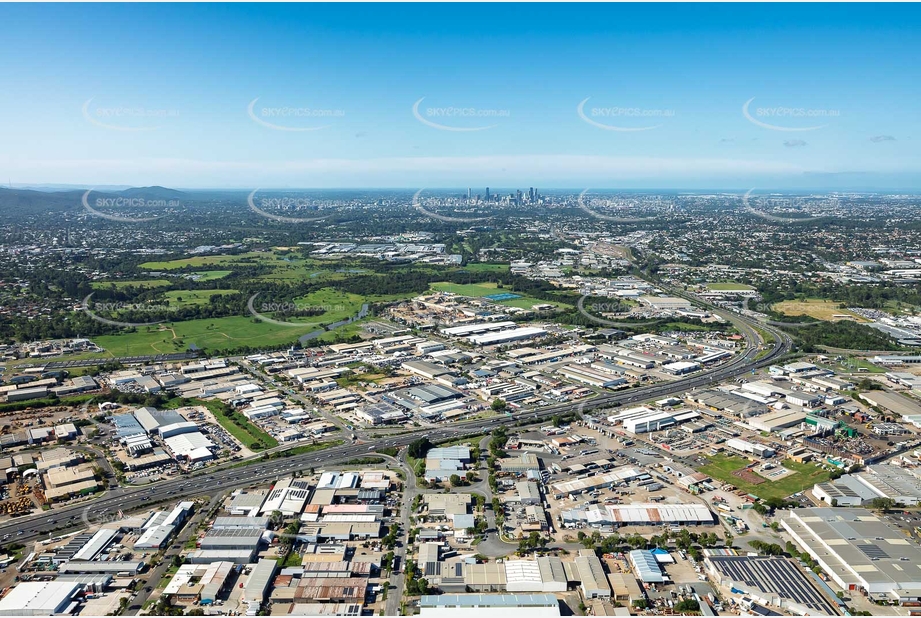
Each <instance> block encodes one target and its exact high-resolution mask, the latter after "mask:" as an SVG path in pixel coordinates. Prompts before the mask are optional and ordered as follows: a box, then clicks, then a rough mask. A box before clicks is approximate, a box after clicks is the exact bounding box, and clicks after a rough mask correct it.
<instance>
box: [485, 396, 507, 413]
mask: <svg viewBox="0 0 921 618" xmlns="http://www.w3.org/2000/svg"><path fill="white" fill-rule="evenodd" d="M489 407H490V408H492V411H493V412H503V411H504V410H505V408H506V407H508V404H507V403H505V401H504V400H503V399H493V402H492V404H491V405H490V406H489Z"/></svg>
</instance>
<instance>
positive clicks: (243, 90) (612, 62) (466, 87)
mask: <svg viewBox="0 0 921 618" xmlns="http://www.w3.org/2000/svg"><path fill="white" fill-rule="evenodd" d="M919 22H921V7H918V6H911V5H873V6H868V5H854V4H846V5H832V4H820V5H802V4H783V5H754V4H746V5H726V4H721V5H669V4H649V5H598V4H588V5H572V4H569V5H553V4H537V5H526V4H467V5H456V4H438V5H418V4H411V5H392V6H387V5H359V4H337V5H296V6H295V5H287V4H286V5H248V4H233V5H216V4H207V5H194V4H181V5H149V4H143V5H137V4H132V5H114V4H101V5H73V4H69V5H49V4H44V5H19V4H13V5H10V4H7V5H2V6H0V23H2V24H3V29H2V36H0V77H2V83H3V87H2V88H0V178H2V181H3V182H4V183H5V182H7V180H8V179H9V180H11V181H12V182H13V184H14V185H15V184H27V183H72V184H85V185H107V184H128V185H152V184H159V185H166V186H172V187H188V188H194V187H239V188H249V187H252V188H256V187H266V188H267V187H286V186H288V187H407V188H414V187H432V188H434V187H467V186H474V187H483V186H487V185H491V186H504V187H510V186H511V187H514V186H525V187H527V186H532V185H533V186H542V187H573V188H582V187H599V188H600V187H607V188H689V189H695V188H697V189H703V188H725V189H745V188H750V187H758V188H759V190H769V189H788V188H810V187H814V188H818V187H826V188H842V189H845V188H874V187H875V188H880V189H885V188H915V189H917V188H921V174H919V172H921V153H919V146H921V144H919V137H921V134H919V122H921V121H919V108H921V96H919V95H921V92H919V91H921V79H919V78H918V75H919V73H918V67H919V66H921V62H919V61H921V57H919V56H921V54H919V50H921V37H919V36H918V33H919V32H921V23H919ZM423 97H424V100H423V101H422V103H420V105H419V108H418V117H417V115H414V113H413V105H414V103H416V102H417V101H418V100H419V99H421V98H423ZM753 97H754V99H755V100H754V101H753V102H752V103H751V104H750V106H749V108H748V114H749V116H750V119H749V118H746V116H745V115H744V114H743V105H744V104H745V103H746V101H748V100H750V99H752V98H753ZM256 98H258V101H257V102H256V103H255V104H254V105H253V114H252V117H251V115H250V114H249V113H248V112H247V107H248V106H249V105H250V104H251V102H252V101H253V100H254V99H256ZM587 98H588V99H589V100H588V102H586V103H585V104H584V106H583V108H582V115H581V116H580V114H579V113H578V111H577V108H578V107H579V105H580V103H581V102H582V101H584V100H585V99H587ZM451 107H453V108H464V109H472V110H474V113H475V114H479V115H476V116H473V117H460V116H437V115H433V114H432V113H430V112H431V111H436V110H435V109H434V108H451ZM283 108H289V109H293V108H301V109H310V110H323V113H324V114H329V115H328V116H327V117H320V118H317V117H305V116H303V115H301V116H292V115H290V114H289V115H287V116H284V115H281V116H280V115H278V113H280V112H281V111H283ZM611 108H629V109H631V110H638V111H636V112H631V113H620V114H617V113H614V112H612V111H611ZM766 108H784V109H785V110H786V112H787V114H786V115H774V116H767V115H765V112H764V110H765V109H766ZM119 110H121V111H119ZM606 110H607V115H605V112H606ZM791 110H793V111H792V112H791ZM272 113H275V114H276V115H274V116H272V115H270V114H272ZM791 113H792V114H794V115H790V114H791ZM481 114H486V115H487V116H486V117H481V116H480V115H481ZM796 114H803V115H796ZM254 118H255V119H254ZM260 121H261V122H260ZM427 122H428V123H433V124H435V125H440V126H441V127H449V128H451V129H481V130H475V131H471V130H467V131H458V130H446V129H443V128H438V126H432V125H431V124H427ZM593 122H594V123H597V124H593ZM759 122H760V123H762V124H758V123H759ZM263 123H267V124H269V125H275V127H272V126H266V124H263ZM598 124H601V125H607V126H608V127H618V128H619V129H646V130H640V131H636V130H634V131H626V130H612V129H611V128H604V127H601V126H598ZM763 125H768V126H763ZM771 126H773V127H774V128H770V127H771ZM278 127H283V128H287V129H292V128H293V129H304V128H312V129H316V130H309V131H303V130H300V131H295V130H281V129H279V128H278ZM318 127H319V128H318ZM484 127H485V128H484ZM649 127H653V128H649ZM809 127H819V128H815V129H812V130H778V129H805V128H809ZM138 129H143V130H138Z"/></svg>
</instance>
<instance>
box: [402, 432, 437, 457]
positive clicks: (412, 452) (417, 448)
mask: <svg viewBox="0 0 921 618" xmlns="http://www.w3.org/2000/svg"><path fill="white" fill-rule="evenodd" d="M433 446H435V445H434V444H432V443H431V441H430V440H429V439H428V438H426V437H423V438H419V439H418V440H414V441H413V442H410V443H409V447H407V449H406V454H407V455H409V456H410V457H412V458H413V459H421V458H423V457H425V454H426V453H428V452H429V450H430V449H431V448H432V447H433Z"/></svg>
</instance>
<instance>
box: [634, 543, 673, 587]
mask: <svg viewBox="0 0 921 618" xmlns="http://www.w3.org/2000/svg"><path fill="white" fill-rule="evenodd" d="M627 559H628V560H629V561H630V566H631V568H632V569H633V572H634V573H636V578H637V579H639V580H640V581H641V582H643V583H644V584H661V583H662V582H664V581H665V575H664V574H663V573H662V569H660V568H659V562H658V560H656V557H655V556H654V555H653V553H652V552H651V551H649V550H648V549H634V550H633V551H631V552H630V553H628V554H627Z"/></svg>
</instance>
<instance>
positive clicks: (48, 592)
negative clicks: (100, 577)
mask: <svg viewBox="0 0 921 618" xmlns="http://www.w3.org/2000/svg"><path fill="white" fill-rule="evenodd" d="M81 588H82V586H81V585H80V584H79V583H77V582H59V581H52V582H20V583H19V584H18V585H17V586H16V587H15V588H13V589H12V590H10V591H9V592H8V593H7V595H6V596H5V597H3V598H2V599H0V616H51V615H54V614H69V613H72V612H73V610H74V608H75V607H76V605H77V603H78V599H76V598H75V597H76V596H77V593H79V592H80V590H81Z"/></svg>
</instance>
